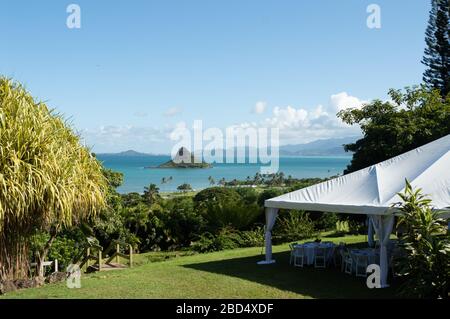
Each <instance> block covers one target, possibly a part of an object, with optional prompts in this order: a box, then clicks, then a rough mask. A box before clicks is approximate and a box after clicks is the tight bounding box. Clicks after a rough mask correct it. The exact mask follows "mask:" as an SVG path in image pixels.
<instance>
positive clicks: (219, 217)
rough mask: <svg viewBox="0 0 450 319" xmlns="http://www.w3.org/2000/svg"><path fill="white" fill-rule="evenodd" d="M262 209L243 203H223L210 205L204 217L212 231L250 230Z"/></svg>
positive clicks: (204, 212)
mask: <svg viewBox="0 0 450 319" xmlns="http://www.w3.org/2000/svg"><path fill="white" fill-rule="evenodd" d="M261 213H262V212H261V209H260V208H259V207H258V206H257V205H256V204H252V205H245V204H244V203H242V202H241V201H236V202H232V201H223V202H218V203H209V204H208V205H207V207H206V209H205V210H204V211H203V217H204V219H205V220H206V222H207V228H208V230H210V231H213V232H214V231H216V230H218V229H221V228H224V227H233V228H235V229H237V230H246V229H249V228H250V227H251V226H252V225H253V224H254V223H255V221H256V220H257V219H258V217H259V216H260V215H261Z"/></svg>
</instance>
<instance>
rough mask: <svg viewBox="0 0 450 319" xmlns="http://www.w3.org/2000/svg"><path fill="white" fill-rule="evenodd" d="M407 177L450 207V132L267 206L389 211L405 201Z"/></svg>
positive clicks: (436, 203) (439, 203)
mask: <svg viewBox="0 0 450 319" xmlns="http://www.w3.org/2000/svg"><path fill="white" fill-rule="evenodd" d="M405 179H407V180H408V181H409V182H410V183H411V185H412V187H414V188H416V187H418V188H421V189H422V190H423V193H424V194H426V195H428V196H429V198H430V199H431V200H432V205H433V208H434V209H443V210H447V209H449V207H450V135H447V136H444V137H442V138H440V139H438V140H436V141H433V142H431V143H428V144H426V145H423V146H421V147H419V148H416V149H414V150H412V151H409V152H407V153H404V154H401V155H399V156H396V157H394V158H391V159H389V160H386V161H384V162H381V163H378V164H376V165H372V166H370V167H367V168H365V169H362V170H359V171H357V172H353V173H351V174H348V175H344V176H340V177H337V178H334V179H331V180H329V181H326V182H323V183H320V184H317V185H313V186H310V187H306V188H303V189H300V190H297V191H294V192H291V193H288V194H284V195H281V196H278V197H275V198H272V199H268V200H266V201H265V206H266V207H271V208H285V209H299V210H309V211H324V212H336V213H354V214H370V215H386V214H392V213H393V212H395V209H394V208H392V205H393V204H395V203H399V202H401V199H400V197H399V196H398V195H397V193H401V192H403V191H404V189H405Z"/></svg>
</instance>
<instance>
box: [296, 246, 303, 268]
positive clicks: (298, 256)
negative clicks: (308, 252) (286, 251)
mask: <svg viewBox="0 0 450 319" xmlns="http://www.w3.org/2000/svg"><path fill="white" fill-rule="evenodd" d="M304 264H305V249H304V247H303V246H301V245H298V246H295V247H294V266H295V267H302V268H303V265H304Z"/></svg>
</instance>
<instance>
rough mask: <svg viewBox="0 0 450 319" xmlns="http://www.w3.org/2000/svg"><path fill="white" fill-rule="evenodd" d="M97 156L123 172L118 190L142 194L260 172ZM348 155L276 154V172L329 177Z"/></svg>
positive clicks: (252, 167)
mask: <svg viewBox="0 0 450 319" xmlns="http://www.w3.org/2000/svg"><path fill="white" fill-rule="evenodd" d="M97 158H98V159H99V160H100V161H101V162H103V165H104V166H105V167H107V168H110V169H113V170H115V171H119V172H121V173H123V174H124V183H123V185H122V186H121V187H119V188H118V191H119V192H120V193H129V192H138V193H142V192H143V190H144V187H145V186H147V185H149V184H151V183H153V184H156V185H158V187H159V188H160V191H162V192H172V191H176V189H177V187H178V186H179V185H181V184H183V183H188V184H190V185H191V186H192V187H193V188H194V189H195V190H199V189H203V188H206V187H209V186H210V184H209V181H208V177H209V176H212V177H213V178H214V179H215V181H216V182H218V181H219V180H220V179H221V178H225V179H226V180H227V181H230V180H233V179H238V180H245V179H246V178H247V176H250V177H253V176H254V175H255V174H256V173H257V172H259V171H260V167H261V165H260V164H248V163H245V164H244V163H242V164H236V163H235V164H227V163H224V164H213V167H212V168H208V169H171V168H145V167H156V166H158V165H159V164H162V163H164V162H166V161H168V160H170V157H169V156H150V155H149V156H118V155H106V154H104V155H102V154H98V155H97ZM350 160H351V157H280V164H279V167H280V168H279V171H281V172H283V173H284V174H285V175H286V176H288V175H292V177H295V178H309V177H321V178H323V177H329V176H333V175H337V174H342V172H343V170H344V169H345V167H346V166H347V165H348V164H349V163H350ZM170 176H172V178H173V179H172V181H171V182H170V183H166V184H161V180H162V178H163V177H165V178H168V177H170Z"/></svg>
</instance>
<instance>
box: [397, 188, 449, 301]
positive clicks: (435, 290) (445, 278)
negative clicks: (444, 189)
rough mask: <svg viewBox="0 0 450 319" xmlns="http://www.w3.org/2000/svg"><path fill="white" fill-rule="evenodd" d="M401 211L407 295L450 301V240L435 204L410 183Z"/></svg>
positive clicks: (404, 287)
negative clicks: (434, 208) (434, 210)
mask: <svg viewBox="0 0 450 319" xmlns="http://www.w3.org/2000/svg"><path fill="white" fill-rule="evenodd" d="M399 195H400V197H401V198H402V200H403V203H402V204H401V205H400V210H401V212H402V213H403V215H402V216H401V218H400V225H403V226H404V228H405V233H404V234H403V236H402V237H401V240H402V241H403V248H404V249H405V251H406V255H405V256H404V257H403V258H402V259H401V266H402V268H401V275H402V276H404V277H405V278H406V281H405V284H404V286H403V292H404V293H405V294H407V295H415V296H418V297H421V298H450V295H449V293H450V291H449V288H450V282H449V280H450V240H449V236H448V234H447V235H446V227H445V222H444V220H442V219H440V218H439V217H438V215H437V213H436V212H433V211H432V210H431V206H430V203H431V201H430V200H429V199H427V198H426V197H425V196H424V195H422V193H421V190H420V189H416V190H413V189H412V187H411V185H410V184H409V183H408V182H406V188H405V192H404V193H403V194H399Z"/></svg>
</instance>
